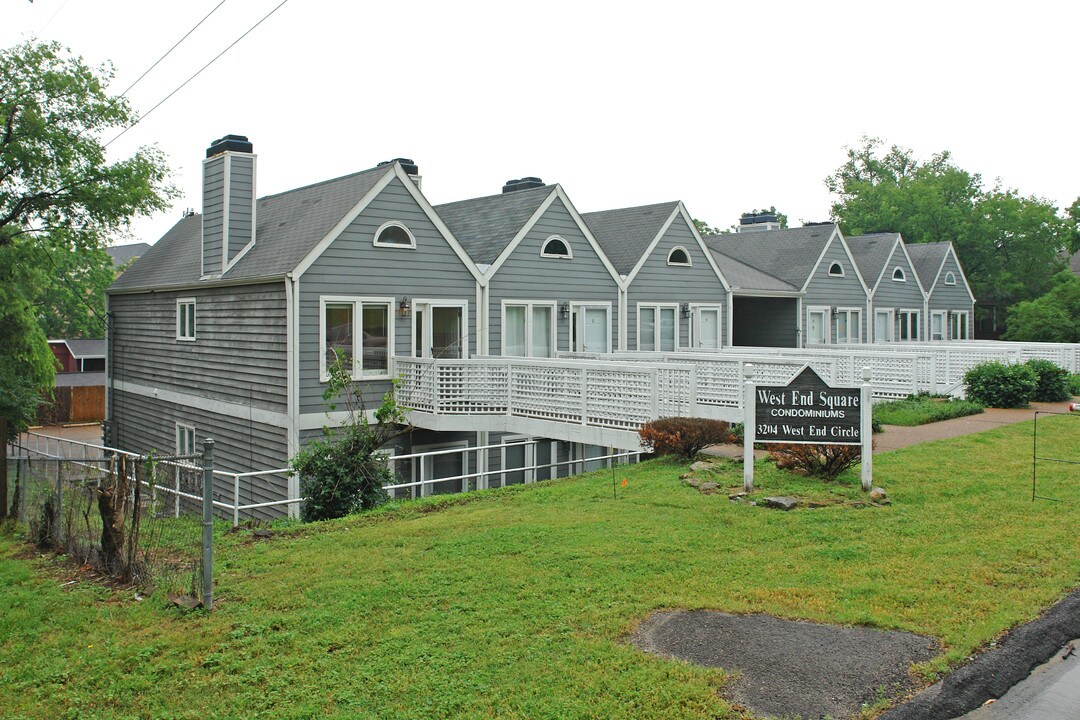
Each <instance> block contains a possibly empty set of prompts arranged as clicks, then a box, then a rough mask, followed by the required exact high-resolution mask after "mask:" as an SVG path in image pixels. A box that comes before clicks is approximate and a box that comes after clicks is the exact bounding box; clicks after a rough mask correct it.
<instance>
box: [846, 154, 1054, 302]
mask: <svg viewBox="0 0 1080 720" xmlns="http://www.w3.org/2000/svg"><path fill="white" fill-rule="evenodd" d="M825 185H826V186H827V187H828V188H829V190H830V191H831V192H833V193H835V194H836V195H837V196H838V199H837V201H836V202H835V203H833V205H832V218H833V219H834V220H835V221H836V222H838V223H839V224H840V228H841V230H842V231H843V232H844V234H846V235H862V234H864V233H870V232H899V233H901V234H902V235H903V237H904V240H905V241H906V242H910V243H921V242H935V241H951V242H952V243H953V245H954V246H955V247H956V252H957V255H958V256H959V258H960V262H961V263H962V264H963V266H964V272H965V274H966V275H967V278H968V281H969V282H970V283H971V286H972V291H973V292H974V293H975V296H976V297H977V298H979V299H980V300H981V301H984V302H989V303H992V304H999V305H1011V304H1013V303H1015V302H1018V301H1020V300H1028V299H1031V298H1033V297H1037V296H1039V295H1041V294H1042V293H1044V292H1045V291H1046V290H1048V289H1049V287H1050V285H1051V278H1052V277H1053V275H1054V273H1056V272H1057V270H1058V269H1059V268H1060V266H1061V261H1060V257H1059V253H1060V251H1061V250H1063V249H1064V248H1065V247H1066V246H1067V245H1068V243H1069V241H1070V239H1071V235H1070V228H1069V225H1068V223H1067V221H1066V219H1065V218H1064V217H1062V216H1061V215H1059V213H1058V211H1057V208H1055V207H1054V206H1053V205H1052V204H1051V203H1050V202H1048V201H1047V200H1044V199H1042V198H1038V197H1034V196H1030V197H1026V196H1023V195H1021V194H1020V193H1019V191H1017V190H1014V189H1010V188H1003V187H1002V186H1001V185H1000V184H998V185H995V186H994V187H992V188H989V189H987V188H985V187H984V186H983V181H982V177H981V176H980V175H978V174H973V173H970V172H968V171H966V170H964V169H962V168H959V167H957V166H956V164H955V163H954V162H953V161H952V156H951V155H950V154H949V152H948V151H944V152H940V153H937V154H935V155H933V156H931V157H930V159H928V160H925V161H919V160H918V159H916V158H915V157H914V155H913V153H912V151H911V150H910V149H908V148H904V147H901V146H898V145H893V146H891V147H889V148H888V149H886V148H885V146H884V143H883V141H882V140H880V139H878V138H867V137H864V138H863V140H862V145H861V146H859V147H856V148H848V150H847V160H846V161H845V162H844V164H843V165H841V166H840V167H839V168H838V169H837V170H836V171H835V172H834V173H833V174H832V175H830V176H829V177H828V178H826V180H825Z"/></svg>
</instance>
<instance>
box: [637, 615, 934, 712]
mask: <svg viewBox="0 0 1080 720" xmlns="http://www.w3.org/2000/svg"><path fill="white" fill-rule="evenodd" d="M631 642H633V644H634V645H635V646H637V647H638V648H640V649H641V650H645V651H646V652H651V653H655V654H658V655H662V656H664V657H676V658H680V659H682V660H686V661H688V662H692V663H696V664H698V665H705V666H707V667H719V668H723V669H725V670H728V671H738V672H739V673H740V677H739V678H738V679H736V680H735V681H734V682H733V683H732V685H731V686H729V688H728V690H727V691H726V693H725V694H727V695H728V696H729V697H730V699H731V700H732V701H734V702H736V703H738V704H739V705H742V706H745V707H746V708H748V709H750V710H751V711H752V712H753V713H755V714H757V715H774V716H777V717H782V718H793V717H796V716H799V717H801V718H803V720H811V719H815V720H816V719H817V718H824V717H831V718H848V717H851V716H852V715H854V714H856V713H858V712H859V711H860V710H861V709H862V707H863V705H864V704H865V705H871V704H873V703H875V702H877V701H879V700H881V699H883V697H897V696H901V695H903V694H904V693H905V692H906V691H909V690H910V689H911V688H912V686H913V684H914V682H913V679H912V678H911V676H910V674H909V670H910V667H911V664H912V663H916V662H923V661H926V660H929V659H931V658H933V657H934V656H935V655H937V654H938V653H939V649H938V646H937V643H936V642H935V641H934V640H933V639H931V638H927V637H923V636H921V635H914V634H911V633H904V632H889V631H883V630H874V629H871V628H865V627H840V626H835V625H820V624H817V623H810V622H800V621H794V620H781V619H779V618H775V617H771V616H768V615H731V614H728V613H722V612H711V611H694V612H690V611H686V610H671V611H664V612H657V613H653V614H652V615H650V616H649V617H648V618H647V619H646V620H645V622H644V623H642V625H641V627H640V628H638V631H637V633H635V634H634V636H633V637H632V638H631Z"/></svg>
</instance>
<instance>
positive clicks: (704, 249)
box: [678, 200, 731, 294]
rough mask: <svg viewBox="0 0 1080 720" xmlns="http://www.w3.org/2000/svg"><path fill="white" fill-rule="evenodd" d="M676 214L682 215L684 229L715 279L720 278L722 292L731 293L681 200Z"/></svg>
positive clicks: (726, 281)
mask: <svg viewBox="0 0 1080 720" xmlns="http://www.w3.org/2000/svg"><path fill="white" fill-rule="evenodd" d="M678 212H679V213H680V214H681V215H682V218H683V221H684V222H685V223H686V227H687V228H689V229H690V234H691V235H693V236H694V240H696V241H697V244H698V247H699V248H701V252H703V253H704V254H705V260H706V261H708V263H709V267H711V268H712V269H713V272H714V273H716V277H718V278H720V283H721V284H722V285H723V286H724V292H726V293H729V294H730V293H731V283H729V282H728V280H727V278H726V277H725V276H724V273H723V271H722V270H721V269H720V266H719V265H717V264H716V259H715V258H714V257H713V254H712V250H710V249H709V246H708V245H706V244H705V239H704V238H703V237H701V233H699V232H698V229H697V227H696V226H695V225H694V219H693V218H692V217H690V211H688V210H687V209H686V206H685V205H683V203H682V200H680V201H679V209H678Z"/></svg>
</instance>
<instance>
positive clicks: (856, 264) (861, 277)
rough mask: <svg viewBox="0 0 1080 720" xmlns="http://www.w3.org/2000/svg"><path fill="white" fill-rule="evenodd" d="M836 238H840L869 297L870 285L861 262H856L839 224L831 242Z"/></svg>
mask: <svg viewBox="0 0 1080 720" xmlns="http://www.w3.org/2000/svg"><path fill="white" fill-rule="evenodd" d="M836 238H839V239H840V247H841V248H843V249H844V255H845V256H846V257H847V259H848V262H849V263H851V267H852V269H853V270H854V271H855V277H857V278H859V284H860V285H862V289H863V292H864V293H866V297H867V298H869V297H870V286H869V285H867V284H866V278H864V277H863V275H862V271H861V270H859V263H857V262H855V256H854V255H852V254H851V248H849V247H848V244H847V240H845V239H844V234H843V233H842V232H840V226H839V225H838V226H837V227H836V233H835V234H834V235H833V238H831V239H830V242H832V240H833V239H836Z"/></svg>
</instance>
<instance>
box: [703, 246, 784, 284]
mask: <svg viewBox="0 0 1080 720" xmlns="http://www.w3.org/2000/svg"><path fill="white" fill-rule="evenodd" d="M709 252H710V253H712V256H713V260H715V261H716V265H717V267H719V268H720V272H722V273H723V274H724V277H725V278H727V281H728V283H729V284H730V285H731V291H732V292H733V293H735V294H736V295H738V294H739V293H740V291H741V292H785V293H795V292H799V288H798V287H795V286H794V285H792V284H790V283H786V282H784V281H783V280H781V279H780V278H778V277H775V276H773V275H770V274H769V273H767V272H762V271H761V270H758V269H757V268H754V267H750V266H749V265H747V264H746V263H744V262H740V261H738V260H736V259H735V258H733V257H731V256H730V255H725V254H724V253H722V252H718V251H716V250H712V249H710V250H709Z"/></svg>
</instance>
